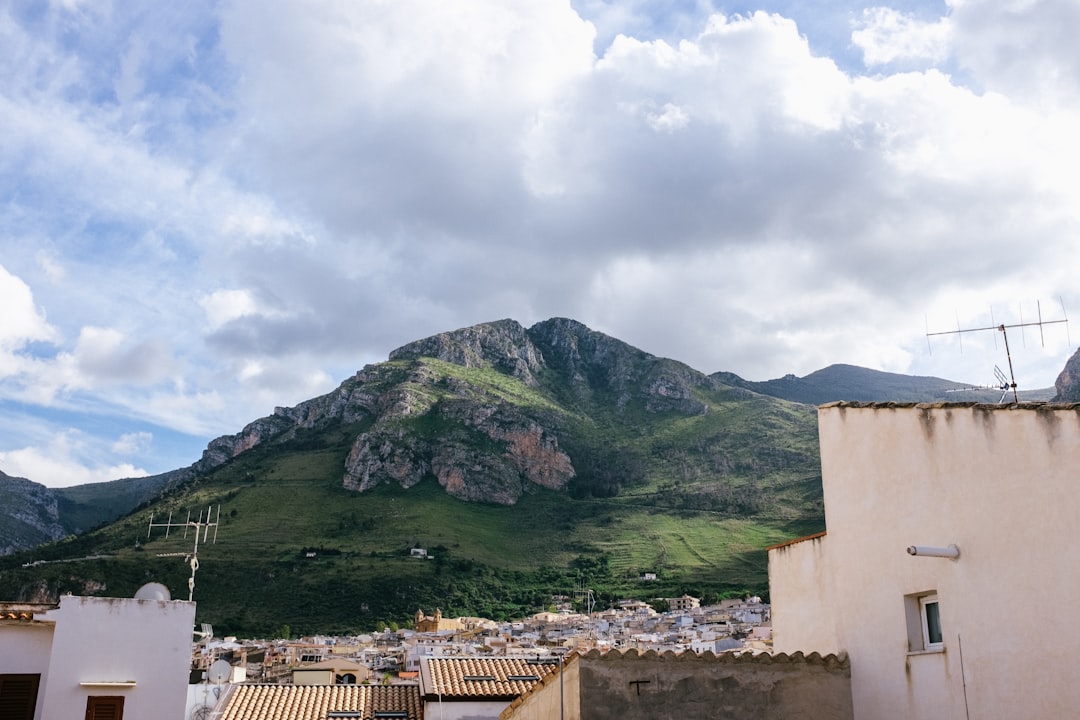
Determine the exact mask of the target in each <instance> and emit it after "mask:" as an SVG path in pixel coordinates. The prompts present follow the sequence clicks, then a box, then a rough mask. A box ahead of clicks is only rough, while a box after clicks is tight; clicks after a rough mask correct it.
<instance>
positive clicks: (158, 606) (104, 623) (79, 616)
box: [41, 595, 195, 720]
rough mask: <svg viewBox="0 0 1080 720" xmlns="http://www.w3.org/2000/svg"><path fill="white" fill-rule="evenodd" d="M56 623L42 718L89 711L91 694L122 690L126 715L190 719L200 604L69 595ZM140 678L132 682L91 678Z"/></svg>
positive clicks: (55, 612)
mask: <svg viewBox="0 0 1080 720" xmlns="http://www.w3.org/2000/svg"><path fill="white" fill-rule="evenodd" d="M46 617H47V618H48V619H49V620H52V621H54V622H55V623H56V629H55V631H54V638H53V644H52V656H51V659H50V664H49V671H48V674H49V682H48V688H47V691H46V697H45V702H44V705H43V706H42V713H41V717H42V718H70V717H82V716H83V715H84V714H85V712H86V699H87V697H89V696H91V695H106V696H108V695H121V696H123V697H124V698H125V699H124V717H125V718H149V717H152V718H161V719H162V720H183V717H184V709H185V706H186V704H187V684H188V668H189V665H190V663H191V640H192V629H193V627H194V624H195V604H194V603H191V602H186V601H163V600H135V599H132V598H97V597H77V596H71V595H68V596H64V597H62V598H61V599H60V607H59V608H58V609H56V610H53V611H50V612H49V613H48V614H47V616H46ZM113 681H121V682H123V681H135V686H134V687H131V688H108V687H84V686H81V685H80V683H83V682H113Z"/></svg>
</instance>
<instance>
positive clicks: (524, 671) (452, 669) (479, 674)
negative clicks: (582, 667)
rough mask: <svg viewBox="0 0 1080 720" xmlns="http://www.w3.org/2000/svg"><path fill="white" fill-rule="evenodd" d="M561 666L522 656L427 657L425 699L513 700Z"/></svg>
mask: <svg viewBox="0 0 1080 720" xmlns="http://www.w3.org/2000/svg"><path fill="white" fill-rule="evenodd" d="M558 669H559V665H558V662H557V661H556V662H555V663H554V664H538V663H537V662H536V660H530V659H529V658H519V657H483V658H481V657H476V658H472V657H469V658H462V657H446V658H427V659H426V660H425V661H424V665H423V671H422V672H423V687H424V693H425V699H427V700H431V699H435V698H436V697H441V698H442V699H443V700H446V699H451V700H453V699H459V700H478V699H489V700H503V699H512V698H516V697H517V696H518V695H521V694H522V693H523V692H526V691H527V690H528V689H529V688H531V687H532V686H533V685H535V684H536V683H537V682H538V681H540V680H541V679H542V678H544V677H545V676H547V675H550V674H552V673H555V672H557V671H558Z"/></svg>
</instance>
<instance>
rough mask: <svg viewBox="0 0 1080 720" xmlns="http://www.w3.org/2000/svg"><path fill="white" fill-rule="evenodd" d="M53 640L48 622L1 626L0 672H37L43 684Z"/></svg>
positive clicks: (51, 628)
mask: <svg viewBox="0 0 1080 720" xmlns="http://www.w3.org/2000/svg"><path fill="white" fill-rule="evenodd" d="M52 639H53V626H52V624H51V623H33V624H30V623H18V624H15V623H12V624H10V625H6V624H5V625H0V673H31V674H33V673H40V674H41V684H42V685H44V684H45V673H47V672H48V670H49V651H50V650H51V648H52Z"/></svg>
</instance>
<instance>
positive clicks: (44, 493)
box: [0, 472, 68, 555]
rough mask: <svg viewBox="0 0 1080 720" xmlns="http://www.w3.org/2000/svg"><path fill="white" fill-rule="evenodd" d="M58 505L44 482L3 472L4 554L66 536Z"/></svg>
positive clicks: (0, 529) (0, 517) (0, 546)
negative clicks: (36, 481) (40, 483)
mask: <svg viewBox="0 0 1080 720" xmlns="http://www.w3.org/2000/svg"><path fill="white" fill-rule="evenodd" d="M57 505H58V503H57V497H56V494H55V493H54V492H53V491H52V490H50V489H49V488H47V487H45V486H44V485H39V484H38V483H35V482H30V481H29V480H27V479H25V478H17V477H11V476H10V475H5V474H4V473H3V472H0V555H9V554H11V553H13V552H18V551H19V550H26V549H28V548H32V547H34V546H36V545H40V544H41V543H45V542H49V541H50V540H59V539H60V538H62V537H65V536H66V535H67V534H68V532H67V530H65V529H64V527H63V526H62V525H61V524H60V513H59V509H58V507H57Z"/></svg>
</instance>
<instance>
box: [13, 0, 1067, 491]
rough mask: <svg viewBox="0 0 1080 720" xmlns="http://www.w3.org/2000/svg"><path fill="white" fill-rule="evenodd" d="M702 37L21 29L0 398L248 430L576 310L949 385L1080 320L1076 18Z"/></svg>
mask: <svg viewBox="0 0 1080 720" xmlns="http://www.w3.org/2000/svg"><path fill="white" fill-rule="evenodd" d="M692 5H693V6H692V7H690V6H689V5H685V6H680V8H674V7H670V8H668V7H667V6H665V7H666V8H667V9H669V10H671V12H670V13H667V14H669V15H671V17H670V18H669V17H664V18H657V17H656V16H657V15H660V14H665V13H661V12H660V11H659V10H658V9H657V6H655V5H648V4H647V3H643V2H638V0H628V1H627V2H620V3H596V2H592V1H591V0H583V2H580V3H578V4H576V5H571V4H569V3H561V2H560V3H552V2H548V1H547V0H529V1H527V2H522V3H512V4H507V3H505V2H497V1H496V0H468V1H466V2H461V3H451V4H431V3H424V2H419V1H418V0H416V1H414V0H406V1H403V2H397V3H383V4H378V3H376V4H372V3H366V4H365V3H345V4H342V3H337V2H331V1H330V0H326V1H322V0H315V1H313V2H310V3H305V4H304V5H303V6H299V5H296V4H290V3H286V2H278V1H271V2H253V1H252V0H236V1H235V2H230V3H226V4H224V5H222V6H220V7H219V6H218V5H215V4H212V3H208V2H203V0H193V2H191V3H187V4H185V5H184V6H183V8H182V9H180V10H177V9H174V8H172V6H162V7H161V8H159V9H157V10H156V11H154V12H145V10H138V9H132V7H131V6H128V5H125V4H113V5H112V6H110V7H109V9H108V12H97V13H94V12H93V11H92V6H93V4H89V5H86V6H85V7H84V8H83V9H81V10H79V9H76V11H74V12H72V11H69V10H65V9H64V8H61V7H59V6H54V8H53V10H52V11H51V14H46V15H45V16H42V17H40V18H38V19H37V20H34V19H32V18H28V17H24V16H22V15H18V16H17V15H16V14H15V13H14V11H12V10H4V9H0V44H2V45H3V46H4V47H5V50H6V51H7V52H5V53H4V56H3V57H0V69H2V70H4V71H5V76H6V77H8V78H9V80H10V81H9V82H5V83H4V84H3V85H2V86H0V125H2V126H3V127H4V128H5V132H4V133H2V134H0V193H3V195H4V197H5V198H6V199H7V201H6V205H5V212H4V213H2V214H0V247H2V249H3V258H4V269H2V270H0V303H2V304H3V306H4V308H5V314H4V317H3V319H0V398H5V399H11V398H17V399H18V400H20V401H22V402H26V403H31V404H35V406H37V405H40V406H41V407H46V408H56V407H62V408H66V409H73V410H78V411H82V412H87V413H91V414H92V413H108V414H110V415H111V416H120V415H123V416H129V417H136V418H139V419H141V420H143V421H152V422H158V423H162V424H164V425H165V426H167V427H171V428H178V429H182V430H184V431H185V432H193V433H205V434H208V435H212V434H218V433H223V432H235V431H236V430H237V429H239V427H241V426H242V425H243V424H245V423H246V422H248V421H250V420H251V419H253V418H255V417H258V416H260V415H265V414H267V413H269V412H271V411H272V408H273V407H274V406H275V405H284V404H292V403H295V402H299V401H301V400H304V399H306V398H308V397H311V396H313V395H316V394H319V393H321V392H326V391H328V390H329V389H331V388H332V387H333V386H334V385H335V384H336V383H337V382H339V381H340V380H341V379H342V378H344V377H346V376H348V375H350V374H351V373H352V372H353V371H355V370H356V369H357V368H358V367H360V366H361V365H362V364H364V363H365V362H371V361H376V360H381V359H384V358H385V357H386V354H387V352H388V351H389V350H390V349H392V348H394V347H396V346H397V345H400V344H403V343H405V342H408V341H411V340H414V339H417V338H419V337H423V336H425V335H427V334H431V333H435V332H440V331H444V330H447V329H451V328H454V327H460V326H462V325H467V324H472V323H475V322H482V321H485V320H493V319H497V318H502V317H514V318H515V319H518V320H520V321H522V322H525V323H530V322H534V321H537V320H541V319H545V318H547V317H551V316H554V315H566V316H570V317H574V318H576V319H579V320H581V321H583V322H585V323H586V324H589V325H592V326H594V327H596V328H597V329H600V330H603V331H606V332H610V333H611V334H614V335H616V336H618V337H621V338H623V339H625V340H627V341H629V342H632V343H634V344H637V345H639V346H641V347H643V348H644V349H646V350H648V351H650V352H654V353H657V354H662V355H667V356H670V357H676V358H678V359H681V360H685V361H687V362H689V363H690V364H692V365H694V366H696V367H699V368H701V369H705V370H732V371H735V372H739V373H740V374H744V375H746V376H748V377H750V378H751V379H764V377H765V376H768V375H772V374H775V375H781V374H784V373H787V372H797V373H806V372H810V371H812V370H814V369H817V368H818V367H820V366H822V365H825V364H829V363H831V362H851V363H864V364H868V365H871V366H877V367H882V368H884V369H890V370H896V371H904V369H905V365H907V366H910V367H911V368H919V369H920V370H921V371H923V373H924V374H937V375H945V376H949V375H950V374H951V373H950V370H949V368H957V372H961V371H962V372H968V371H970V368H969V366H966V365H964V364H963V363H962V362H957V361H955V360H954V359H952V358H948V359H946V358H943V357H942V354H935V355H934V356H933V358H930V359H929V360H928V359H927V358H926V357H925V355H924V354H921V353H923V351H924V349H923V347H922V346H923V345H924V342H923V341H924V340H925V338H923V337H922V333H923V327H922V316H923V313H924V311H927V310H930V311H933V310H935V309H941V308H944V309H945V310H946V311H950V310H951V309H952V307H953V306H954V305H955V304H956V303H957V298H959V299H962V300H964V301H967V300H969V299H970V298H969V297H967V294H969V293H970V294H971V295H972V296H973V297H975V298H977V299H979V300H980V303H981V304H990V303H999V304H1000V303H1005V302H1009V301H1014V300H1025V301H1027V302H1033V301H1034V299H1036V298H1041V299H1044V301H1049V300H1051V299H1053V298H1056V297H1057V296H1058V295H1061V296H1063V298H1064V300H1065V302H1066V305H1067V306H1069V307H1071V306H1073V305H1076V304H1077V303H1080V295H1078V294H1076V293H1074V292H1073V290H1072V288H1073V287H1074V286H1075V282H1074V278H1075V277H1076V274H1077V268H1076V265H1075V263H1074V262H1073V261H1072V255H1073V254H1074V253H1073V252H1072V247H1071V244H1070V242H1071V238H1073V237H1076V235H1077V231H1078V230H1080V210H1078V208H1080V170H1078V169H1080V141H1078V140H1077V137H1078V136H1077V134H1076V133H1075V128H1076V127H1077V126H1078V121H1080V113H1078V112H1077V100H1078V99H1080V83H1078V82H1077V78H1078V77H1080V72H1078V70H1077V66H1078V64H1080V61H1077V59H1076V57H1077V56H1076V54H1075V53H1073V52H1072V45H1073V43H1072V38H1071V37H1070V36H1069V32H1070V28H1072V27H1075V26H1076V25H1077V22H1080V19H1077V22H1072V20H1073V19H1074V15H1076V9H1075V8H1076V5H1075V3H1066V2H1053V1H1051V0H1040V1H1038V2H1036V1H1034V0H1032V1H1031V2H1007V3H993V2H988V1H985V2H984V1H983V0H979V1H976V0H966V1H965V2H961V1H960V0H954V1H953V2H952V3H951V4H950V5H949V7H950V8H951V11H950V12H949V14H948V16H947V17H944V18H942V17H938V16H939V15H941V14H942V13H941V7H940V6H939V5H938V4H933V3H927V4H919V3H915V4H910V3H908V4H905V5H904V8H905V9H904V11H903V13H900V12H897V11H895V10H890V9H887V8H880V7H879V8H875V9H873V10H872V11H870V12H869V13H868V14H866V15H864V16H863V19H862V21H861V23H862V24H861V25H860V27H859V28H857V31H856V33H855V35H854V42H855V43H856V47H857V49H859V50H861V51H862V52H863V53H864V57H865V59H866V63H868V64H869V65H870V66H871V67H872V70H873V74H864V71H865V67H863V66H859V65H858V64H857V62H856V63H854V64H850V63H849V64H847V65H845V64H842V63H840V64H838V62H837V61H835V60H834V58H832V57H829V56H827V55H825V54H823V53H822V51H821V48H828V47H830V46H829V44H828V43H824V42H821V41H820V38H815V37H813V36H812V35H813V32H814V29H815V26H814V25H813V24H812V23H811V24H807V23H803V24H799V25H796V23H795V22H794V21H793V20H792V19H790V18H788V17H785V15H784V13H785V12H786V11H789V10H790V11H792V12H794V11H795V8H796V4H793V3H786V4H785V3H780V4H778V5H776V8H777V12H758V13H754V14H751V15H747V16H735V15H724V14H713V15H711V16H709V15H707V13H708V10H709V4H708V3H694V4H692ZM767 5H768V4H767ZM799 7H801V5H799ZM852 7H854V5H852ZM575 8H582V9H584V10H588V11H589V12H590V15H589V17H592V18H595V19H596V22H597V25H596V26H595V27H594V25H593V24H592V23H590V22H588V21H586V20H584V19H583V18H582V17H581V16H579V15H578V13H576V12H575ZM859 9H860V10H861V8H859ZM800 12H801V10H800ZM845 12H846V11H845ZM843 14H844V12H842V11H841V10H837V9H835V8H832V7H830V9H829V11H828V12H823V13H822V14H821V15H822V17H827V18H835V17H840V16H842V15H843ZM815 17H817V16H815ZM850 31H851V26H850V25H849V24H848V23H847V21H844V22H839V23H837V24H836V28H835V30H834V32H835V34H836V37H837V38H839V42H840V43H847V41H848V40H849V39H852V35H851V32H850ZM146 48H154V49H155V50H154V52H152V53H151V52H149V51H147V50H146ZM845 52H850V48H847V49H846V50H845ZM597 53H599V55H598V54H597ZM927 67H936V69H930V70H927V69H926V68H927ZM30 288H33V292H32V293H31V292H30ZM9 309H10V310H9ZM46 310H47V311H48V315H47V316H46ZM987 352H990V353H992V352H993V348H992V347H990V349H989V350H988V351H987ZM1057 352H1059V353H1061V352H1064V351H1063V350H1061V349H1058V350H1057ZM927 362H929V363H932V364H930V365H928V364H927ZM1030 362H1031V365H1035V363H1036V361H1035V360H1034V359H1033V360H1031V361H1030ZM1040 362H1041V361H1040ZM1059 362H1061V363H1063V358H1059ZM984 364H985V363H984ZM1049 372H1050V371H1048V370H1046V369H1045V368H1044V369H1041V370H1040V377H1044V378H1045V377H1047V376H1048V375H1049ZM957 379H963V378H960V377H958V378H957ZM119 434H120V433H119V432H117V433H114V434H113V436H114V437H115V436H117V435H119ZM9 446H10V447H22V446H32V447H43V445H42V443H40V442H23V443H21V444H18V445H16V444H14V443H11V442H9ZM125 446H126V445H125V443H123V442H118V445H117V449H118V450H117V451H119V449H120V448H123V447H125ZM121 460H123V458H121ZM102 464H103V465H105V466H110V465H112V464H116V463H113V462H103V463H102ZM157 470H159V468H155V471H157Z"/></svg>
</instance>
